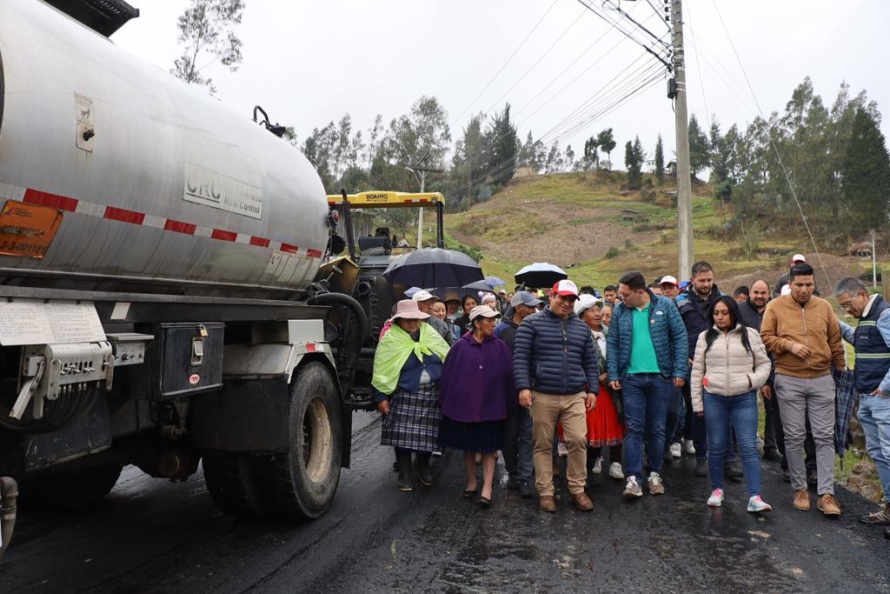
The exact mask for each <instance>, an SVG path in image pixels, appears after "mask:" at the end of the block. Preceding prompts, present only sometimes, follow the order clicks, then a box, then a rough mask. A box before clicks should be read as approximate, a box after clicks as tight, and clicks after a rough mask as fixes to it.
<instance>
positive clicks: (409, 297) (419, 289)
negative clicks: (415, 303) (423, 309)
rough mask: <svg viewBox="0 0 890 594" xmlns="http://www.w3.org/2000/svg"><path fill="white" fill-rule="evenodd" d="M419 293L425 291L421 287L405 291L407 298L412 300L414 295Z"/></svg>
mask: <svg viewBox="0 0 890 594" xmlns="http://www.w3.org/2000/svg"><path fill="white" fill-rule="evenodd" d="M417 291H423V289H421V288H420V287H411V288H410V289H408V290H407V291H405V297H407V298H408V299H411V298H412V297H414V293H416V292H417Z"/></svg>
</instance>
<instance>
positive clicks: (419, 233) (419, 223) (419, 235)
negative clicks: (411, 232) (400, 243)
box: [417, 169, 426, 249]
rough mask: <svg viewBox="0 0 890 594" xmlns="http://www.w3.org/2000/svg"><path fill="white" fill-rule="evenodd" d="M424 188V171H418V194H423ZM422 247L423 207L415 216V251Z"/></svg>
mask: <svg viewBox="0 0 890 594" xmlns="http://www.w3.org/2000/svg"><path fill="white" fill-rule="evenodd" d="M425 187H426V169H421V170H420V193H421V194H423V190H424V188H425ZM422 247H423V207H422V206H421V207H420V212H419V213H418V215H417V249H420V248H422Z"/></svg>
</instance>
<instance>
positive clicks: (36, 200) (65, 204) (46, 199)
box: [23, 188, 78, 212]
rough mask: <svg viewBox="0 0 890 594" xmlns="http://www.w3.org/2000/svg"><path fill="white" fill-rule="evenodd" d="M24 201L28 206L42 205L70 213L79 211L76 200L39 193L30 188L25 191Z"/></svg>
mask: <svg viewBox="0 0 890 594" xmlns="http://www.w3.org/2000/svg"><path fill="white" fill-rule="evenodd" d="M23 200H24V201H25V202H27V203H28V204H40V205H41V206H48V207H49V208H58V209H59V210H67V211H68V212H74V211H75V210H76V209H77V202H78V201H77V199H76V198H66V197H64V196H59V195H57V194H49V193H47V192H39V191H37V190H32V189H30V188H29V189H27V190H25V197H24V198H23Z"/></svg>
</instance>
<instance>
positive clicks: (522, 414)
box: [504, 406, 535, 482]
mask: <svg viewBox="0 0 890 594" xmlns="http://www.w3.org/2000/svg"><path fill="white" fill-rule="evenodd" d="M505 433H506V443H505V444H504V466H505V467H506V469H507V472H509V473H510V476H511V477H513V476H515V477H516V478H517V479H518V480H520V481H526V482H528V481H529V480H531V478H532V470H534V468H535V466H534V461H533V459H532V454H533V449H534V442H533V441H532V416H531V414H530V413H529V411H528V409H527V408H525V407H522V406H517V407H516V408H514V409H513V410H511V411H510V412H509V413H508V414H507V426H506V431H505Z"/></svg>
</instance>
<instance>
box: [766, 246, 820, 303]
mask: <svg viewBox="0 0 890 594" xmlns="http://www.w3.org/2000/svg"><path fill="white" fill-rule="evenodd" d="M806 263H807V258H806V256H804V255H803V254H794V255H793V256H791V266H794V265H795V264H806ZM788 274H789V273H788V272H787V271H786V272H784V273H782V276H780V277H779V280H777V281H776V286H775V287H774V288H773V299H775V298H776V297H781V296H783V295H787V293H782V289H783V288H784V287H786V286H787V285H788ZM790 290H791V289H789V291H790ZM813 294H814V295H816V296H817V297H818V296H819V287H817V286H815V285H814V286H813Z"/></svg>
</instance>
